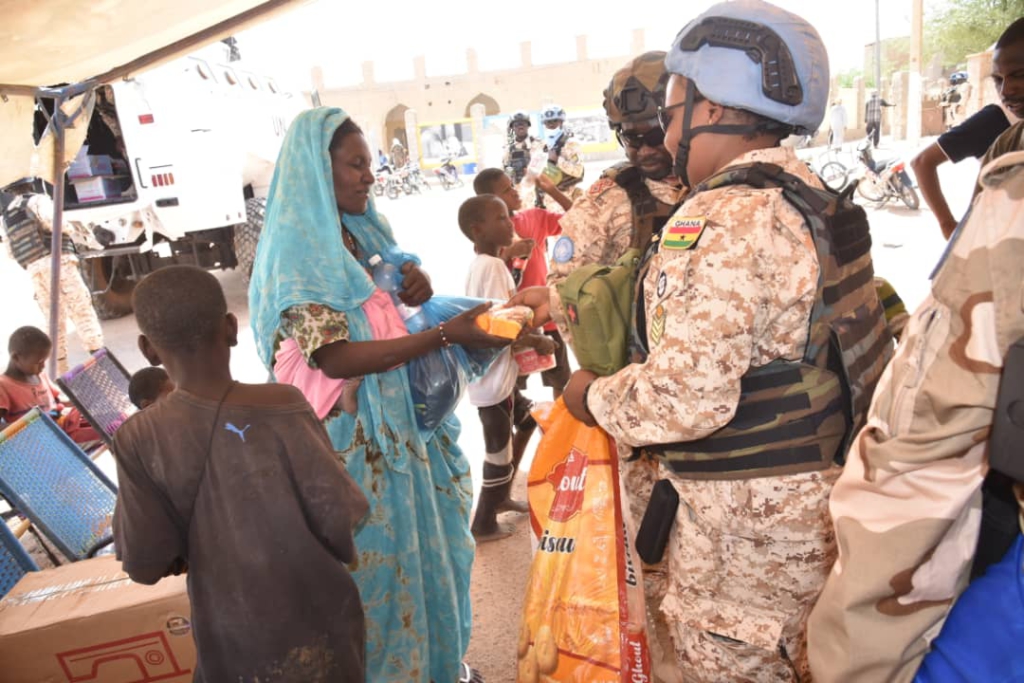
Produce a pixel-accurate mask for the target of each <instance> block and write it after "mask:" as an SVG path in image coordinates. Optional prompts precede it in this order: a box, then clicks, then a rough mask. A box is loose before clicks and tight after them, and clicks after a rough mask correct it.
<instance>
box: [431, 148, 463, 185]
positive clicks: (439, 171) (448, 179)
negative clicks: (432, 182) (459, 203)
mask: <svg viewBox="0 0 1024 683" xmlns="http://www.w3.org/2000/svg"><path fill="white" fill-rule="evenodd" d="M434 175H436V176H437V179H438V180H439V181H440V183H441V187H443V188H444V189H446V190H450V189H452V188H453V187H462V178H460V177H459V169H457V168H455V164H453V163H452V157H450V156H448V157H445V158H444V159H442V160H441V165H440V166H438V167H437V168H435V169H434Z"/></svg>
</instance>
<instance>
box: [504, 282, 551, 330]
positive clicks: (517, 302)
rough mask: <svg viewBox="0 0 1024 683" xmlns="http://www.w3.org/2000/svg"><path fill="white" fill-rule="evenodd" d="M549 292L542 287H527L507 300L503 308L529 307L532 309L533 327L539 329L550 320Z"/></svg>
mask: <svg viewBox="0 0 1024 683" xmlns="http://www.w3.org/2000/svg"><path fill="white" fill-rule="evenodd" d="M550 296H551V294H550V291H549V290H548V288H547V287H546V286H544V285H540V286H538V287H527V288H526V289H521V290H519V293H518V294H516V295H515V296H514V297H512V298H511V299H509V300H508V303H506V304H505V306H504V308H508V307H509V306H529V307H530V308H531V309H533V321H532V322H531V323H530V324H531V325H533V326H534V327H541V326H542V325H544V324H545V323H547V322H549V321H550V320H551V300H550Z"/></svg>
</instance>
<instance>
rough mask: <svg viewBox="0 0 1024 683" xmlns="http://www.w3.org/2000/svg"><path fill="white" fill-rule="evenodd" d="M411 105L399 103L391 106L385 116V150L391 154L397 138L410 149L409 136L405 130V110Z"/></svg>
mask: <svg viewBox="0 0 1024 683" xmlns="http://www.w3.org/2000/svg"><path fill="white" fill-rule="evenodd" d="M408 110H409V107H407V106H405V105H404V104H398V105H395V106H394V107H392V108H391V111H389V112H388V114H387V116H385V117H384V140H383V142H384V152H385V153H386V154H390V152H391V145H392V143H393V142H394V140H395V138H398V141H399V142H401V143H402V146H403V147H405V148H406V149H409V137H408V135H407V134H406V131H405V112H406V111H408Z"/></svg>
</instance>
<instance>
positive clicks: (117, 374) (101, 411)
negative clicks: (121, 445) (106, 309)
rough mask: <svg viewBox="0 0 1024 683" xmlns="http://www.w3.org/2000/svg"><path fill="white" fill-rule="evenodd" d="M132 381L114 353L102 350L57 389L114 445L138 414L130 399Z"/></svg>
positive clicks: (64, 378) (59, 382) (60, 379)
mask: <svg viewBox="0 0 1024 683" xmlns="http://www.w3.org/2000/svg"><path fill="white" fill-rule="evenodd" d="M130 381H131V375H129V374H128V371H127V370H125V368H124V366H123V365H121V363H119V362H118V360H117V359H116V358H115V357H114V354H112V353H111V352H110V351H109V350H107V349H100V350H99V351H96V352H95V353H93V354H92V355H91V356H90V357H89V358H88V360H86V361H85V362H84V363H82V364H81V365H78V366H76V367H74V368H73V369H72V370H71V371H70V372H66V373H64V374H63V375H61V376H60V377H58V378H57V386H59V387H60V388H61V391H63V392H64V393H65V394H67V397H68V398H69V399H71V402H72V403H74V404H75V406H76V407H77V408H78V410H80V411H81V413H82V415H84V416H85V419H86V420H88V421H89V424H91V425H92V427H93V429H95V430H96V431H97V432H98V433H99V435H100V436H101V437H103V440H104V441H105V442H106V444H107V446H110V445H111V444H112V443H113V441H114V432H116V431H117V428H118V427H120V426H121V425H122V424H123V423H124V421H125V420H127V419H128V417H129V416H131V415H133V414H135V413H136V412H137V409H136V407H135V406H134V405H133V404H132V402H131V400H130V399H129V398H128V383H129V382H130Z"/></svg>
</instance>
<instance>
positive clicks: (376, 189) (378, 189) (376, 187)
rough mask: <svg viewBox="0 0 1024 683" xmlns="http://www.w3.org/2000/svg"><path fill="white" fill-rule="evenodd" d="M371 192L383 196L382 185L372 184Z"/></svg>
mask: <svg viewBox="0 0 1024 683" xmlns="http://www.w3.org/2000/svg"><path fill="white" fill-rule="evenodd" d="M373 194H374V196H376V197H383V196H384V186H383V185H381V184H380V183H374V184H373Z"/></svg>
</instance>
